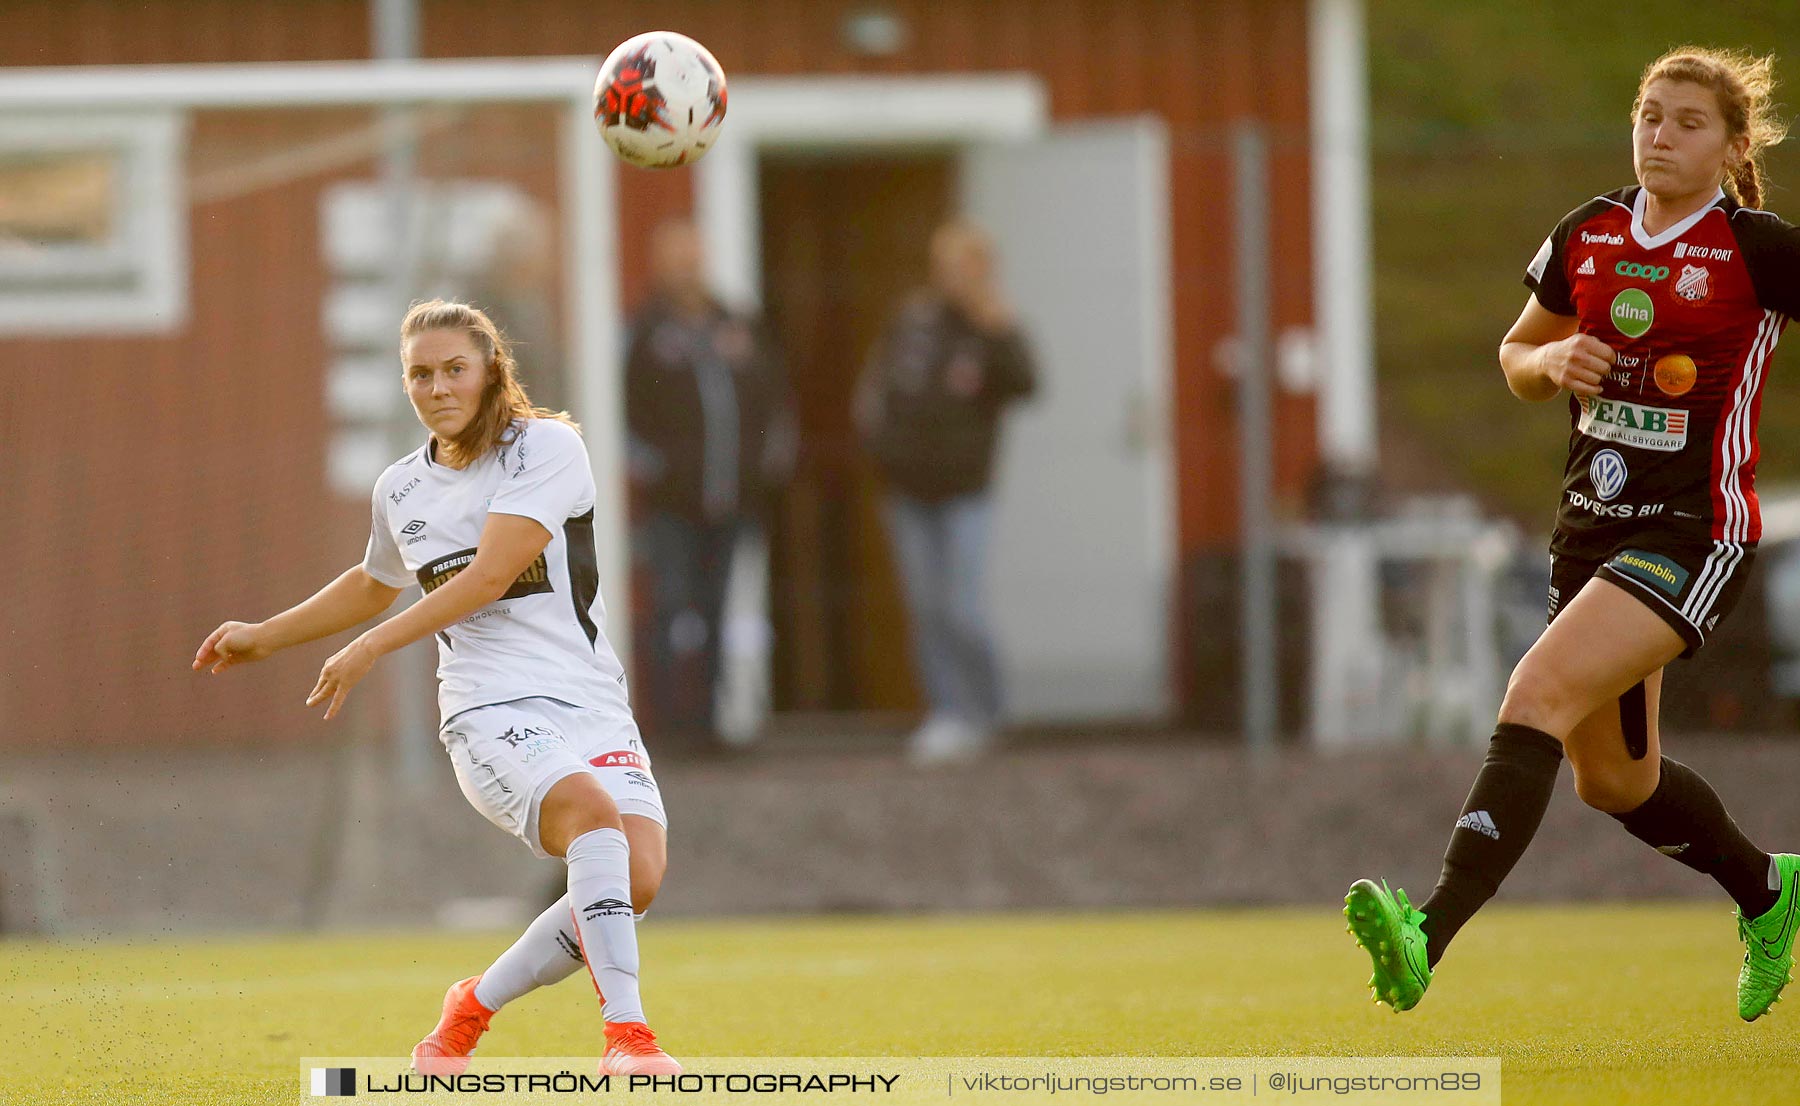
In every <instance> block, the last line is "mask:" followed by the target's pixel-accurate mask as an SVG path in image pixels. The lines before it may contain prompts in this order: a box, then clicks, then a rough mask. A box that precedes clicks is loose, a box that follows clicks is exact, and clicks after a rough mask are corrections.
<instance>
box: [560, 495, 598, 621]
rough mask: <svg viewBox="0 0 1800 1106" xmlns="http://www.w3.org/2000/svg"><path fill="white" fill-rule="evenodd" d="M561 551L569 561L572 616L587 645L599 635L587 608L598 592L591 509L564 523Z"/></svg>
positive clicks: (596, 559)
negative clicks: (585, 635) (572, 605)
mask: <svg viewBox="0 0 1800 1106" xmlns="http://www.w3.org/2000/svg"><path fill="white" fill-rule="evenodd" d="M563 551H564V553H565V554H566V555H567V557H568V560H569V597H570V598H571V599H573V600H574V601H575V619H576V621H578V622H580V623H581V629H582V632H583V633H585V634H587V639H588V644H589V645H592V644H594V642H595V640H596V639H598V638H599V636H600V628H599V627H597V626H595V625H594V616H593V615H592V614H590V613H589V608H590V607H592V606H593V605H594V596H596V595H598V594H600V556H599V554H598V553H596V552H595V551H594V509H593V508H592V507H589V508H588V511H587V513H586V514H584V515H576V516H574V517H573V518H571V519H569V521H567V522H565V523H563Z"/></svg>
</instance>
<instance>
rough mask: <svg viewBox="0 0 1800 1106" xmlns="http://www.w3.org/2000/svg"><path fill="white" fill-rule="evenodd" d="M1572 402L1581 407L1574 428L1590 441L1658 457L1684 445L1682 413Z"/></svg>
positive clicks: (1614, 402) (1592, 399) (1595, 400)
mask: <svg viewBox="0 0 1800 1106" xmlns="http://www.w3.org/2000/svg"><path fill="white" fill-rule="evenodd" d="M1576 402H1578V403H1579V404H1580V405H1581V419H1580V421H1579V422H1577V423H1576V428H1577V429H1578V430H1580V431H1581V432H1582V433H1583V434H1586V435H1587V436H1588V437H1590V438H1597V439H1599V440H1600V441H1603V442H1618V443H1620V444H1621V445H1629V446H1636V447H1637V448H1639V449H1654V450H1656V451H1657V452H1659V453H1679V452H1681V449H1682V447H1683V446H1685V445H1687V424H1688V413H1687V412H1686V411H1683V410H1680V409H1678V408H1674V407H1647V406H1645V405H1644V404H1641V403H1626V402H1625V401H1624V400H1620V399H1601V398H1599V397H1598V396H1577V397H1576ZM1621 460H1622V458H1621Z"/></svg>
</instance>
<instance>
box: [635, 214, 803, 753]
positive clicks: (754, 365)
mask: <svg viewBox="0 0 1800 1106" xmlns="http://www.w3.org/2000/svg"><path fill="white" fill-rule="evenodd" d="M651 249H652V259H651V268H652V280H653V288H652V291H651V294H650V297H649V299H648V300H647V301H646V302H645V304H644V305H643V307H642V308H641V309H640V310H639V312H638V314H637V316H636V318H635V319H634V320H633V322H632V326H631V344H630V349H629V352H628V353H627V355H626V363H625V414H626V422H627V425H628V428H629V433H630V444H629V465H630V472H631V479H632V484H633V488H634V490H635V492H636V493H637V499H638V505H639V508H640V510H639V512H638V519H637V524H636V527H635V530H634V535H633V552H634V554H635V556H636V559H637V561H638V564H639V566H640V568H641V569H642V570H643V571H644V572H645V574H646V575H647V577H648V579H649V584H650V611H649V617H648V619H647V620H646V631H647V643H646V644H647V650H646V656H645V660H646V661H647V669H646V670H645V671H646V677H647V678H646V679H645V680H644V681H643V686H642V688H641V695H640V697H639V701H640V702H641V703H642V705H643V706H644V708H645V709H646V711H647V713H648V714H649V721H650V722H651V723H652V724H653V725H655V726H657V727H659V730H661V731H667V732H668V733H670V734H671V735H674V736H686V737H688V738H689V739H690V740H693V741H696V742H699V743H711V742H713V741H714V740H716V736H717V726H716V724H715V718H714V697H715V689H716V687H717V685H718V682H719V663H720V652H721V650H720V631H721V621H722V613H723V609H724V603H725V587H726V582H727V580H728V579H729V578H730V574H731V573H730V569H731V557H732V552H733V550H734V549H735V548H736V546H737V543H738V538H739V536H740V534H741V533H742V532H743V530H744V529H745V528H746V527H752V526H760V525H761V524H762V516H763V514H764V511H765V508H766V506H767V503H768V501H769V497H770V495H771V493H772V492H774V491H775V490H776V489H778V488H779V487H780V486H781V485H782V484H783V483H785V482H786V480H787V479H788V476H789V475H790V474H791V472H792V469H793V461H794V449H795V433H794V420H793V414H792V403H791V399H790V396H789V394H788V389H787V380H786V375H785V373H784V372H783V370H782V367H781V364H780V362H779V359H778V358H777V357H776V356H775V354H774V351H773V349H772V348H771V346H770V343H769V342H768V341H767V340H766V339H765V337H764V336H763V334H762V333H761V330H760V328H759V326H758V325H757V323H756V320H754V319H751V318H748V317H745V316H743V315H740V314H737V313H735V312H733V311H730V310H728V309H727V308H726V307H725V306H724V305H722V304H721V303H720V302H719V301H718V300H717V299H716V298H715V297H714V296H713V295H712V294H711V292H710V291H709V290H708V289H707V286H706V281H705V276H704V273H703V263H702V262H703V257H702V253H701V246H700V236H699V234H698V232H697V231H696V230H695V228H694V226H693V225H692V224H691V223H688V222H685V221H674V222H669V223H665V224H663V225H662V226H660V227H658V228H657V230H656V232H655V235H654V238H653V241H652V246H651Z"/></svg>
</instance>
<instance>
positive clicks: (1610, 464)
mask: <svg viewBox="0 0 1800 1106" xmlns="http://www.w3.org/2000/svg"><path fill="white" fill-rule="evenodd" d="M1629 475H1630V471H1629V470H1628V469H1627V468H1626V467H1625V458H1624V457H1621V456H1620V455H1619V451H1618V450H1616V449H1603V450H1601V451H1600V452H1598V453H1596V454H1594V460H1593V462H1592V463H1591V464H1589V465H1588V479H1589V480H1591V481H1593V484H1594V494H1595V495H1597V496H1599V497H1600V498H1601V500H1602V501H1605V500H1610V499H1617V498H1618V496H1619V493H1620V492H1622V491H1624V490H1625V479H1626V477H1628V476H1629Z"/></svg>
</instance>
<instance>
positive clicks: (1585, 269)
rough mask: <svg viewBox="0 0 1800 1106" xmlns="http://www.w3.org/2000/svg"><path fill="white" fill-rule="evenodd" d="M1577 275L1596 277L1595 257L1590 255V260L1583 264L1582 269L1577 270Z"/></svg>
mask: <svg viewBox="0 0 1800 1106" xmlns="http://www.w3.org/2000/svg"><path fill="white" fill-rule="evenodd" d="M1575 275H1576V276H1593V275H1594V258H1593V255H1591V254H1590V255H1589V256H1588V259H1587V260H1586V261H1583V262H1582V263H1581V268H1579V269H1576V270H1575Z"/></svg>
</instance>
